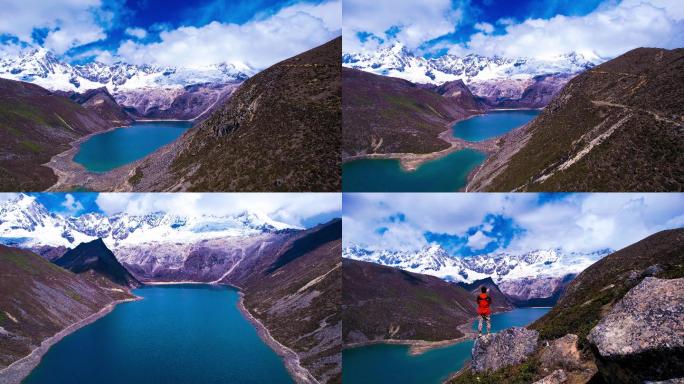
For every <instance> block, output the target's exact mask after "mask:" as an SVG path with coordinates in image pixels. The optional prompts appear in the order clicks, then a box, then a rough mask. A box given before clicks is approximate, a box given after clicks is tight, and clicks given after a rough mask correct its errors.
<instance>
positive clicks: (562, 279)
mask: <svg viewBox="0 0 684 384" xmlns="http://www.w3.org/2000/svg"><path fill="white" fill-rule="evenodd" d="M575 276H576V274H575V273H568V274H567V275H564V276H539V277H531V276H530V277H523V278H521V279H517V280H508V281H502V282H501V290H502V291H504V292H506V296H507V297H508V299H509V300H510V301H511V302H512V303H513V304H514V305H515V306H516V307H552V306H554V305H555V304H556V302H557V301H558V299H559V298H560V296H561V294H563V292H564V291H565V288H566V287H567V286H568V284H570V282H571V281H572V280H573V279H574V278H575Z"/></svg>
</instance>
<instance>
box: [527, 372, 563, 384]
mask: <svg viewBox="0 0 684 384" xmlns="http://www.w3.org/2000/svg"><path fill="white" fill-rule="evenodd" d="M566 381H568V375H566V374H565V371H564V370H562V369H556V370H555V371H553V373H551V374H550V375H548V376H546V377H544V378H543V379H541V380H537V381H535V382H534V384H562V383H565V382H566Z"/></svg>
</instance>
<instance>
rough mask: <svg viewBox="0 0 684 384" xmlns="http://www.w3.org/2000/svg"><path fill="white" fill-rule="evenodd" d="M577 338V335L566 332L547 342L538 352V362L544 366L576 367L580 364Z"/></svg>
mask: <svg viewBox="0 0 684 384" xmlns="http://www.w3.org/2000/svg"><path fill="white" fill-rule="evenodd" d="M578 339H579V338H578V337H577V335H573V334H567V335H565V336H563V337H561V338H558V339H556V340H553V341H550V342H548V343H547V345H545V346H544V347H543V348H542V350H541V352H540V354H539V362H540V363H541V364H542V365H543V366H545V367H559V366H560V367H564V368H566V369H573V368H578V367H579V366H580V365H581V355H580V351H579V349H577V340H578Z"/></svg>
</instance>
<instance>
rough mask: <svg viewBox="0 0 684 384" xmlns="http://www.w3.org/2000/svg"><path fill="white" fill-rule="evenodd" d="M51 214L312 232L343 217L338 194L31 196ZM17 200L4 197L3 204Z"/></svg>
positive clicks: (93, 193) (82, 193)
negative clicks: (253, 224) (163, 215)
mask: <svg viewBox="0 0 684 384" xmlns="http://www.w3.org/2000/svg"><path fill="white" fill-rule="evenodd" d="M28 195H30V196H33V197H35V198H36V200H37V201H38V202H40V203H41V204H43V205H44V206H45V207H46V208H47V209H48V210H49V211H50V212H53V213H56V214H60V215H64V216H80V215H83V214H85V213H90V212H97V213H102V214H107V215H111V214H116V213H119V212H126V213H129V214H134V215H142V214H147V213H152V212H159V211H161V212H169V213H174V214H178V215H196V214H214V215H221V214H225V215H229V214H237V213H241V212H244V211H246V210H247V211H251V212H260V213H264V214H266V215H268V216H269V217H271V218H272V219H274V220H278V221H282V222H284V223H288V224H291V225H296V226H302V227H307V228H308V227H312V226H315V225H317V224H320V223H324V222H327V221H329V220H331V219H333V218H336V217H340V216H341V204H342V197H341V194H339V193H95V192H81V193H30V194H28ZM14 196H16V194H12V193H0V202H3V201H5V200H7V199H10V198H12V197H14Z"/></svg>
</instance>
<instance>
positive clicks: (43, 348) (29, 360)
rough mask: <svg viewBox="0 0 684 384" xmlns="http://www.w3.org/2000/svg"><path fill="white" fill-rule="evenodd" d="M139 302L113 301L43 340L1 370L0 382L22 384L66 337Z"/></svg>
mask: <svg viewBox="0 0 684 384" xmlns="http://www.w3.org/2000/svg"><path fill="white" fill-rule="evenodd" d="M137 300H141V298H140V297H136V298H133V299H124V300H116V301H113V302H111V303H109V304H107V305H106V306H105V307H104V308H102V309H101V310H99V311H98V312H95V313H93V314H92V315H90V316H88V317H86V318H85V319H83V320H80V321H78V322H76V323H73V324H71V325H70V326H68V327H66V328H64V329H63V330H61V331H59V332H57V333H56V334H55V335H54V336H51V337H49V338H47V339H45V340H43V342H42V343H40V346H38V347H37V348H35V349H34V350H33V351H31V353H30V354H28V356H25V357H23V358H21V359H19V360H17V361H15V362H14V363H12V364H10V365H8V366H7V367H5V368H4V369H2V370H0V382H2V383H4V384H20V383H21V381H22V380H24V379H25V378H26V377H27V376H28V375H29V374H30V373H31V371H32V370H33V369H34V368H35V367H36V366H38V364H39V363H40V360H41V359H42V358H43V355H45V353H47V351H48V350H50V347H52V346H53V345H54V344H56V343H57V342H59V341H60V340H62V339H63V338H64V337H65V336H67V335H69V334H71V333H73V332H75V331H77V330H79V329H80V328H83V327H85V326H86V325H89V324H91V323H93V322H95V321H96V320H98V319H100V318H101V317H103V316H105V315H107V314H109V313H110V312H111V311H112V310H113V309H114V308H115V307H116V306H117V305H118V304H121V303H125V302H129V301H137Z"/></svg>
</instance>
